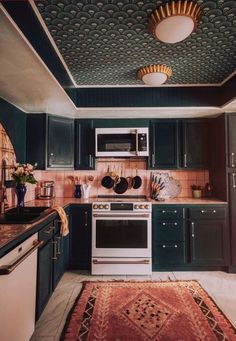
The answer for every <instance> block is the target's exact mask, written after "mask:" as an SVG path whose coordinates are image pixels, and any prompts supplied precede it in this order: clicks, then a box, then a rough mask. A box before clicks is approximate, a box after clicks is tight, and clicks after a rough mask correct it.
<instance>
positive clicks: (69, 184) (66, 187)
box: [26, 160, 209, 200]
mask: <svg viewBox="0 0 236 341" xmlns="http://www.w3.org/2000/svg"><path fill="white" fill-rule="evenodd" d="M108 166H109V168H110V171H113V170H114V169H116V171H118V172H119V174H120V171H121V169H123V170H124V171H123V173H124V176H125V177H128V176H132V177H133V176H135V175H136V173H137V174H138V175H139V176H141V178H142V180H143V183H142V186H141V187H140V188H139V189H138V190H135V189H128V190H127V192H126V193H125V194H130V195H134V194H138V195H140V194H143V195H147V196H150V178H151V173H152V171H150V170H147V169H146V163H145V162H144V161H132V160H126V161H124V160H122V161H117V160H116V161H113V160H112V161H109V160H108V161H99V162H97V169H96V170H94V171H77V170H75V171H69V170H68V171H67V170H65V171H55V170H53V171H37V173H36V174H35V177H36V178H37V180H38V181H39V183H40V181H43V180H53V181H54V182H55V194H56V197H72V196H73V195H74V188H75V187H74V184H75V177H78V179H79V182H80V183H85V181H88V176H89V175H92V176H93V177H94V180H93V182H92V183H91V185H92V187H91V191H90V197H96V196H97V195H98V194H114V191H113V190H112V189H106V188H104V187H102V185H101V180H102V178H103V176H105V175H106V173H107V168H108ZM136 169H137V170H136ZM156 171H158V172H161V173H169V175H170V176H172V177H173V178H175V179H177V180H179V181H180V184H181V186H182V191H181V193H180V195H179V197H191V196H192V192H191V185H193V184H196V185H200V186H202V187H204V186H205V184H206V183H207V182H209V172H208V171H207V170H199V171H196V170H194V171H193V170H156ZM34 197H35V186H30V188H28V189H27V197H26V199H27V200H32V199H34Z"/></svg>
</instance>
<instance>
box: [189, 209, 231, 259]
mask: <svg viewBox="0 0 236 341" xmlns="http://www.w3.org/2000/svg"><path fill="white" fill-rule="evenodd" d="M188 224H189V239H190V253H191V255H190V262H191V264H193V265H199V266H211V265H212V266H217V265H221V266H225V265H227V264H228V251H227V250H228V243H227V240H228V238H227V236H228V229H227V224H226V208H224V207H203V206H202V207H197V208H190V209H189V222H188Z"/></svg>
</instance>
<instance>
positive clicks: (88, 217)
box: [69, 204, 92, 270]
mask: <svg viewBox="0 0 236 341" xmlns="http://www.w3.org/2000/svg"><path fill="white" fill-rule="evenodd" d="M91 234H92V207H91V205H90V204H82V205H71V233H70V261H69V266H70V268H71V269H80V270H90V268H91Z"/></svg>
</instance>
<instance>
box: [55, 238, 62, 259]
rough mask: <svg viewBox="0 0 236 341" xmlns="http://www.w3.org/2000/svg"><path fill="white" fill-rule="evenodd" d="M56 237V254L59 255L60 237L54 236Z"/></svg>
mask: <svg viewBox="0 0 236 341" xmlns="http://www.w3.org/2000/svg"><path fill="white" fill-rule="evenodd" d="M56 239H57V255H60V254H61V247H60V246H61V237H60V236H59V237H56Z"/></svg>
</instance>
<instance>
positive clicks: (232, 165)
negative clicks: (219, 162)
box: [231, 153, 235, 167]
mask: <svg viewBox="0 0 236 341" xmlns="http://www.w3.org/2000/svg"><path fill="white" fill-rule="evenodd" d="M231 167H235V165H234V153H231Z"/></svg>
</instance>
